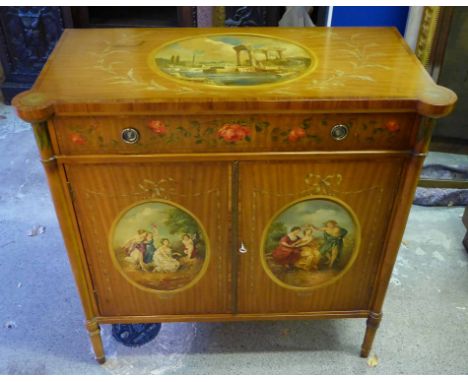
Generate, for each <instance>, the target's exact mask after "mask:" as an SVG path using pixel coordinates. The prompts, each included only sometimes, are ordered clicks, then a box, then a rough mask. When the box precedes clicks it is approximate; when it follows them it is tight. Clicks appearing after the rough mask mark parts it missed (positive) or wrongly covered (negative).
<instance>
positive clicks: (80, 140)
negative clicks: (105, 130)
mask: <svg viewBox="0 0 468 382" xmlns="http://www.w3.org/2000/svg"><path fill="white" fill-rule="evenodd" d="M70 140H71V141H72V142H73V143H74V144H75V145H84V144H85V143H86V139H84V137H83V136H82V135H81V134H78V133H71V134H70Z"/></svg>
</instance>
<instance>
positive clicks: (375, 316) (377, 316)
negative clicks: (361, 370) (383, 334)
mask: <svg viewBox="0 0 468 382" xmlns="http://www.w3.org/2000/svg"><path fill="white" fill-rule="evenodd" d="M381 320H382V313H375V312H370V313H369V317H368V318H367V327H366V334H365V336H364V341H363V342H362V346H361V357H363V358H367V356H368V355H369V352H370V350H371V347H372V343H373V342H374V337H375V332H376V331H377V328H378V327H379V325H380V321H381Z"/></svg>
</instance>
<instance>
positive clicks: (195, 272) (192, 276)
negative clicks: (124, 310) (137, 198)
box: [111, 201, 208, 292]
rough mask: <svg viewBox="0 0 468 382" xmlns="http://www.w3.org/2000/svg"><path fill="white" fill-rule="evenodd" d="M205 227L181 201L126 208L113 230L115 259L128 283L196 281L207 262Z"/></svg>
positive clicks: (173, 287) (169, 285) (181, 285)
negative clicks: (184, 207)
mask: <svg viewBox="0 0 468 382" xmlns="http://www.w3.org/2000/svg"><path fill="white" fill-rule="evenodd" d="M205 240H206V237H205V233H204V229H203V227H202V226H201V224H200V223H199V222H198V220H197V219H196V218H195V217H194V216H193V215H192V214H190V213H189V212H188V211H186V210H185V209H183V208H182V207H180V206H177V205H174V204H172V203H168V202H165V201H151V202H145V203H141V204H138V205H136V206H133V207H131V208H130V209H128V210H127V211H125V212H124V213H123V214H122V215H121V216H120V218H119V219H118V220H117V222H116V224H115V225H114V227H113V230H112V232H111V247H112V250H113V252H114V256H115V258H114V260H115V261H114V262H115V263H116V265H117V267H118V268H119V270H120V271H121V272H122V273H123V275H124V276H125V277H126V278H127V279H128V280H129V281H131V282H132V283H134V284H136V285H137V286H140V287H143V288H144V289H150V290H153V291H161V292H164V291H166V292H168V291H177V290H180V289H186V288H188V287H190V286H192V285H193V284H195V283H196V282H197V281H198V279H199V278H200V277H201V276H202V274H203V273H204V270H205V269H206V267H207V265H208V249H207V245H206V242H205Z"/></svg>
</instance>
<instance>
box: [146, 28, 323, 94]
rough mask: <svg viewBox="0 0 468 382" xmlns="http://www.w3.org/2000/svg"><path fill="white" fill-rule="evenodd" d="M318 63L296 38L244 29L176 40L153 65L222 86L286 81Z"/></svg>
mask: <svg viewBox="0 0 468 382" xmlns="http://www.w3.org/2000/svg"><path fill="white" fill-rule="evenodd" d="M315 64H316V58H315V57H313V55H312V54H310V53H309V52H308V51H307V50H306V49H305V48H303V47H301V46H299V45H297V44H295V43H293V42H289V41H286V40H282V39H278V38H275V37H269V36H261V35H250V34H240V33H239V34H217V35H205V36H196V37H192V38H187V39H183V40H178V41H174V42H172V43H169V44H167V45H165V46H163V47H162V48H160V49H158V50H157V51H155V52H152V53H151V56H150V65H151V67H153V68H156V69H157V70H160V71H162V72H163V73H165V74H166V75H169V76H170V77H172V78H174V79H178V80H182V81H188V82H191V83H199V84H203V85H218V86H252V85H262V84H274V83H278V82H283V81H287V80H291V79H294V78H297V77H299V76H300V75H302V74H305V73H306V72H308V71H309V70H311V69H313V67H314V65H315Z"/></svg>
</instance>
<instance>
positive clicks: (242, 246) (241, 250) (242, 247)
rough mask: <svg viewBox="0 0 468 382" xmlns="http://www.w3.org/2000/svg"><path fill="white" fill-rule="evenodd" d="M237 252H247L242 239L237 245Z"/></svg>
mask: <svg viewBox="0 0 468 382" xmlns="http://www.w3.org/2000/svg"><path fill="white" fill-rule="evenodd" d="M239 253H242V254H244V253H247V248H246V247H245V245H244V242H242V241H241V245H240V247H239Z"/></svg>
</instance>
